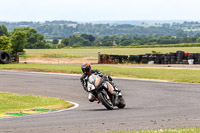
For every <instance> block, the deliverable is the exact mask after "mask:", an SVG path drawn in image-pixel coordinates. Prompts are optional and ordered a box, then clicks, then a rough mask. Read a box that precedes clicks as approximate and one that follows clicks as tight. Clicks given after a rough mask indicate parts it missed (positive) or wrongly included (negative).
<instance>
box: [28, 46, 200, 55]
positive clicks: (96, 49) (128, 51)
mask: <svg viewBox="0 0 200 133" xmlns="http://www.w3.org/2000/svg"><path fill="white" fill-rule="evenodd" d="M178 50H182V51H185V52H191V53H200V47H164V48H111V47H108V48H106V47H103V48H101V47H87V48H66V49H25V51H26V52H27V53H85V52H93V53H94V55H95V56H96V54H95V53H98V52H100V53H101V54H118V55H139V54H145V53H152V51H157V52H160V53H169V52H176V51H178Z"/></svg>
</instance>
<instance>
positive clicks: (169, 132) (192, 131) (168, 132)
mask: <svg viewBox="0 0 200 133" xmlns="http://www.w3.org/2000/svg"><path fill="white" fill-rule="evenodd" d="M199 132H200V128H185V129H159V130H142V131H113V132H107V133H199Z"/></svg>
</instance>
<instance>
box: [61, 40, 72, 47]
mask: <svg viewBox="0 0 200 133" xmlns="http://www.w3.org/2000/svg"><path fill="white" fill-rule="evenodd" d="M69 41H70V39H69V38H64V39H62V41H61V43H62V44H64V45H65V46H68V45H69Z"/></svg>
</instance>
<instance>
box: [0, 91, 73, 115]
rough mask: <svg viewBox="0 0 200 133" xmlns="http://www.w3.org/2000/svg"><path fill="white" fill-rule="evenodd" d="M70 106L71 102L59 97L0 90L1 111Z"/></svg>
mask: <svg viewBox="0 0 200 133" xmlns="http://www.w3.org/2000/svg"><path fill="white" fill-rule="evenodd" d="M70 106H72V104H71V103H68V102H66V101H65V100H61V99H58V98H50V97H41V96H33V95H19V94H12V93H5V92H0V107H1V108H0V113H6V112H19V111H22V110H27V109H33V108H45V109H64V108H68V107H70Z"/></svg>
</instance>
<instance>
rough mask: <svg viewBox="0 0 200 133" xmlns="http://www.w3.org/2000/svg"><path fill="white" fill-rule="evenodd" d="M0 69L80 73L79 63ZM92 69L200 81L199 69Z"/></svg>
mask: <svg viewBox="0 0 200 133" xmlns="http://www.w3.org/2000/svg"><path fill="white" fill-rule="evenodd" d="M0 69H6V70H11V69H15V70H23V71H38V72H58V73H71V74H81V66H80V65H46V64H6V65H0ZM92 69H99V70H100V71H102V72H103V73H105V74H107V75H111V76H115V77H127V78H140V79H154V80H165V81H171V82H186V83H200V69H196V70H194V69H173V68H129V67H114V66H92Z"/></svg>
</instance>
